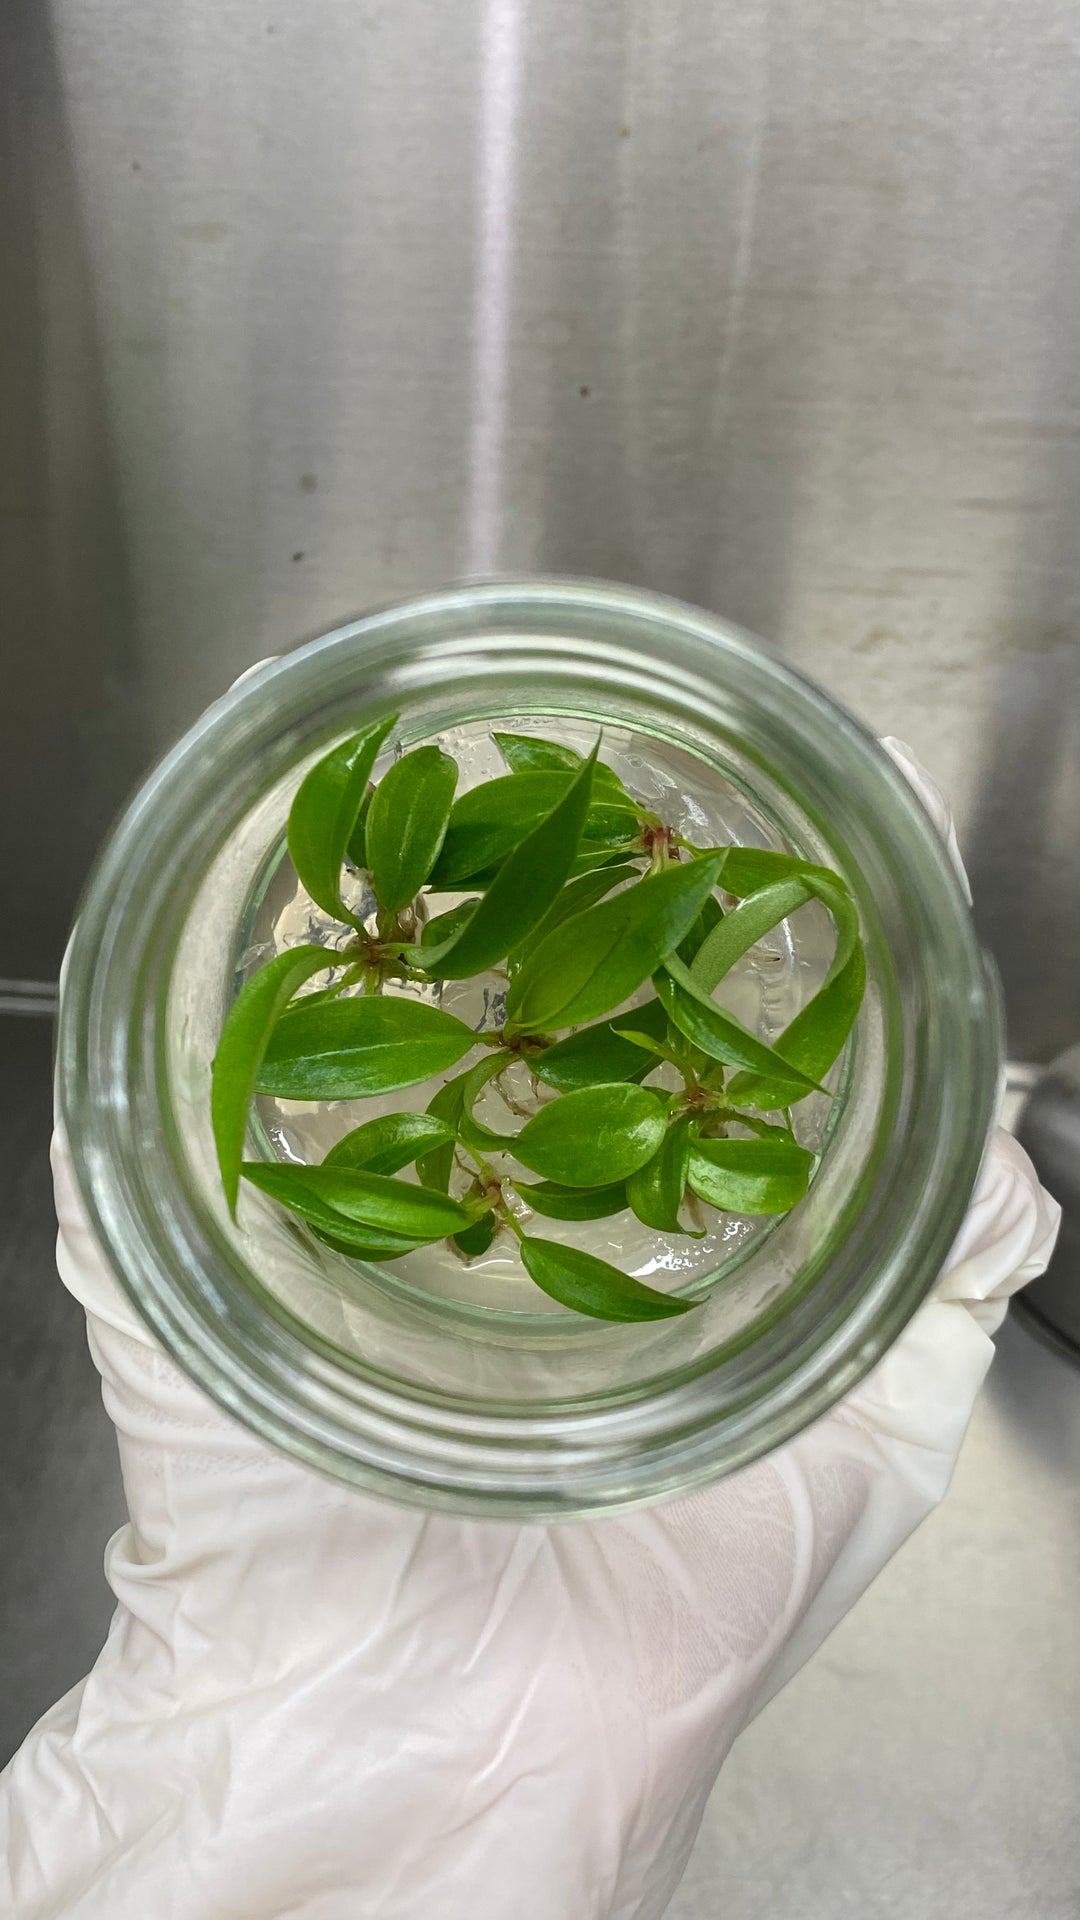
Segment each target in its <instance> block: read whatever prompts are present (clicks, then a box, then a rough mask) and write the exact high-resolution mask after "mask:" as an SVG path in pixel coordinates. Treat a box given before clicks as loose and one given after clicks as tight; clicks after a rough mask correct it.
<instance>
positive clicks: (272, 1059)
mask: <svg viewBox="0 0 1080 1920" xmlns="http://www.w3.org/2000/svg"><path fill="white" fill-rule="evenodd" d="M475 1044H476V1035H475V1033H474V1032H473V1031H472V1028H471V1027H467V1026H466V1025H465V1023H464V1021H461V1020H457V1019H455V1018H454V1015H453V1014H451V1013H444V1012H443V1011H442V1009H441V1007H429V1006H427V1005H425V1004H424V1003H423V1002H422V1001H417V1000H404V999H400V1000H399V999H392V998H389V997H384V996H382V995H380V994H369V995H364V996H363V997H362V998H359V999H354V1000H329V1001H321V1002H320V1003H319V1005H318V1006H314V1007H312V1008H311V1010H310V1012H309V1011H308V1010H307V1009H306V1008H305V1006H304V1003H303V1001H300V1002H299V1004H298V1005H297V1006H296V1007H294V1008H290V1009H289V1010H288V1012H286V1013H285V1014H283V1015H282V1017H281V1019H280V1020H279V1021H278V1024H277V1027H276V1028H275V1030H274V1033H273V1035H272V1037H271V1039H270V1043H269V1045H268V1046H267V1048H266V1052H265V1054H264V1056H263V1061H262V1066H261V1067H260V1069H259V1073H258V1080H257V1085H258V1089H259V1092H260V1093H274V1094H277V1095H278V1096H279V1098H282V1099H286V1100H356V1099H360V1098H361V1097H363V1096H364V1095H366V1094H372V1093H392V1092H394V1091H395V1090H396V1089H397V1088H398V1087H411V1086H415V1084H416V1083H417V1082H418V1081H420V1080H428V1079H430V1078H431V1076H432V1074H435V1073H445V1071H446V1069H447V1068H448V1067H452V1066H453V1065H454V1064H455V1062H456V1061H458V1060H460V1059H461V1057H462V1055H463V1054H466V1053H468V1051H469V1049H470V1047H473V1046H475Z"/></svg>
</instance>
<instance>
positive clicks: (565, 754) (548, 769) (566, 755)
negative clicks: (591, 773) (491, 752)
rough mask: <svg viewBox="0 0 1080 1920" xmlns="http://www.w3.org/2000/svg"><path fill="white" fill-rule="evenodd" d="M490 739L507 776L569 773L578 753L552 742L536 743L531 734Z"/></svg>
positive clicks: (575, 762)
mask: <svg viewBox="0 0 1080 1920" xmlns="http://www.w3.org/2000/svg"><path fill="white" fill-rule="evenodd" d="M491 737H492V739H493V740H494V742H495V745H496V746H497V747H498V749H499V752H500V753H501V754H502V757H503V759H504V760H505V761H506V764H507V766H508V767H509V769H510V771H511V773H573V772H574V770H575V768H577V767H579V766H580V765H581V755H580V753H575V752H574V749H573V747H563V746H560V745H559V743H558V741H556V740H540V739H538V738H537V736H536V735H535V734H533V733H493V734H492V736H491Z"/></svg>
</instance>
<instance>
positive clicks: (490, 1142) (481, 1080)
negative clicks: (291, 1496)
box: [458, 1051, 514, 1153]
mask: <svg viewBox="0 0 1080 1920" xmlns="http://www.w3.org/2000/svg"><path fill="white" fill-rule="evenodd" d="M513 1057H514V1056H513V1054H512V1053H508V1052H505V1051H500V1052H498V1053H490V1054H489V1055H488V1057H487V1059H486V1060H478V1061H477V1063H476V1065H475V1067H473V1068H471V1070H470V1071H469V1072H468V1073H467V1074H466V1075H465V1077H464V1081H463V1083H462V1090H461V1116H460V1119H459V1121H458V1138H459V1139H460V1140H461V1142H462V1144H463V1145H464V1146H466V1147H471V1148H472V1150H473V1152H474V1153H496V1152H498V1151H499V1150H500V1149H501V1148H504V1147H512V1146H513V1144H514V1137H513V1135H512V1134H503V1133H494V1132H493V1131H492V1129H491V1128H490V1127H485V1126H484V1124H483V1122H482V1121H480V1120H477V1119H476V1117H475V1115H474V1113H473V1108H474V1106H475V1105H476V1102H477V1100H478V1099H479V1097H480V1094H481V1093H482V1092H483V1089H484V1088H485V1087H486V1086H487V1083H488V1081H489V1080H493V1079H494V1078H495V1075H496V1074H497V1073H501V1072H502V1070H503V1068H504V1067H508V1066H509V1065H510V1062H511V1060H512V1059H513Z"/></svg>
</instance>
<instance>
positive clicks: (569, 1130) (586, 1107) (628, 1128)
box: [512, 1084, 667, 1187]
mask: <svg viewBox="0 0 1080 1920" xmlns="http://www.w3.org/2000/svg"><path fill="white" fill-rule="evenodd" d="M666 1121H667V1111H666V1107H665V1105H664V1103H663V1102H662V1101H661V1100H660V1099H658V1098H657V1096H656V1094H654V1093H649V1092H648V1090H647V1089H646V1088H645V1087H632V1086H626V1085H625V1084H623V1085H616V1086H599V1087H582V1088H581V1089H580V1091H579V1092H577V1093H567V1094H564V1095H563V1097H562V1099H561V1100H553V1101H552V1102H551V1103H550V1105H549V1106H546V1107H541V1109H540V1111H539V1113H536V1114H534V1115H533V1117H532V1119H531V1120H528V1121H526V1123H525V1125H524V1126H523V1127H522V1129H521V1132H520V1133H519V1134H518V1135H517V1136H516V1138H515V1139H514V1141H513V1142H512V1146H513V1152H514V1156H515V1158H516V1159H518V1160H520V1162H521V1164H522V1166H523V1167H528V1168H530V1170H531V1171H532V1172H533V1173H539V1174H541V1175H542V1176H543V1178H544V1179H545V1180H555V1181H557V1182H558V1183H559V1185H560V1186H564V1187H603V1186H609V1185H611V1184H612V1183H613V1182H615V1181H617V1180H625V1179H626V1177H627V1175H628V1174H631V1173H633V1172H635V1171H636V1169H637V1168H638V1167H642V1166H644V1164H645V1162H646V1160H649V1159H651V1158H652V1156H653V1154H654V1153H655V1152H656V1149H657V1147H658V1146H659V1145H660V1142H661V1140H662V1139H663V1137H664V1128H665V1125H666Z"/></svg>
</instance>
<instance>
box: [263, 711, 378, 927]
mask: <svg viewBox="0 0 1080 1920" xmlns="http://www.w3.org/2000/svg"><path fill="white" fill-rule="evenodd" d="M396 719H397V714H396V713H392V714H390V715H389V717H388V718H387V719H385V720H377V721H376V722H375V724H374V726H371V727H365V728H364V730H363V732H362V733H355V734H353V736H352V738H351V739H350V740H343V741H342V743H341V745H340V746H338V747H335V748H334V750H333V752H332V753H328V754H327V755H326V756H325V758H324V759H322V760H319V761H317V762H316V764H315V766H313V767H312V769H311V771H310V773H308V774H306V775H305V777H304V779H303V780H302V781H301V783H300V786H299V788H298V790H297V794H296V798H295V799H294V801H293V803H292V806H291V807H290V809H289V854H290V857H291V859H292V863H293V866H294V867H295V868H296V871H297V873H298V874H299V876H300V881H301V884H302V885H303V886H304V887H306V889H307V891H308V893H309V894H310V895H311V898H312V899H313V900H314V901H315V903H316V905H317V906H320V907H322V909H323V911H324V912H325V913H329V914H332V915H333V917H334V919H335V920H347V921H349V923H350V924H351V925H352V926H356V925H357V924H358V923H357V921H356V920H355V918H354V916H353V915H352V914H351V913H350V912H349V910H348V908H347V907H346V906H345V904H344V902H343V900H342V898H341V869H342V865H343V864H344V860H345V855H346V853H347V852H348V849H349V844H350V842H351V840H352V837H353V831H354V828H355V826H356V822H357V818H358V816H359V813H360V809H361V807H362V806H363V803H364V798H365V795H366V793H367V783H368V781H369V779H370V778H371V769H372V767H373V766H374V765H375V760H376V756H377V754H378V751H379V748H380V747H381V746H382V743H383V741H384V740H385V739H386V736H387V734H388V733H389V732H390V729H391V727H392V726H393V725H394V722H395V721H396Z"/></svg>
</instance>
